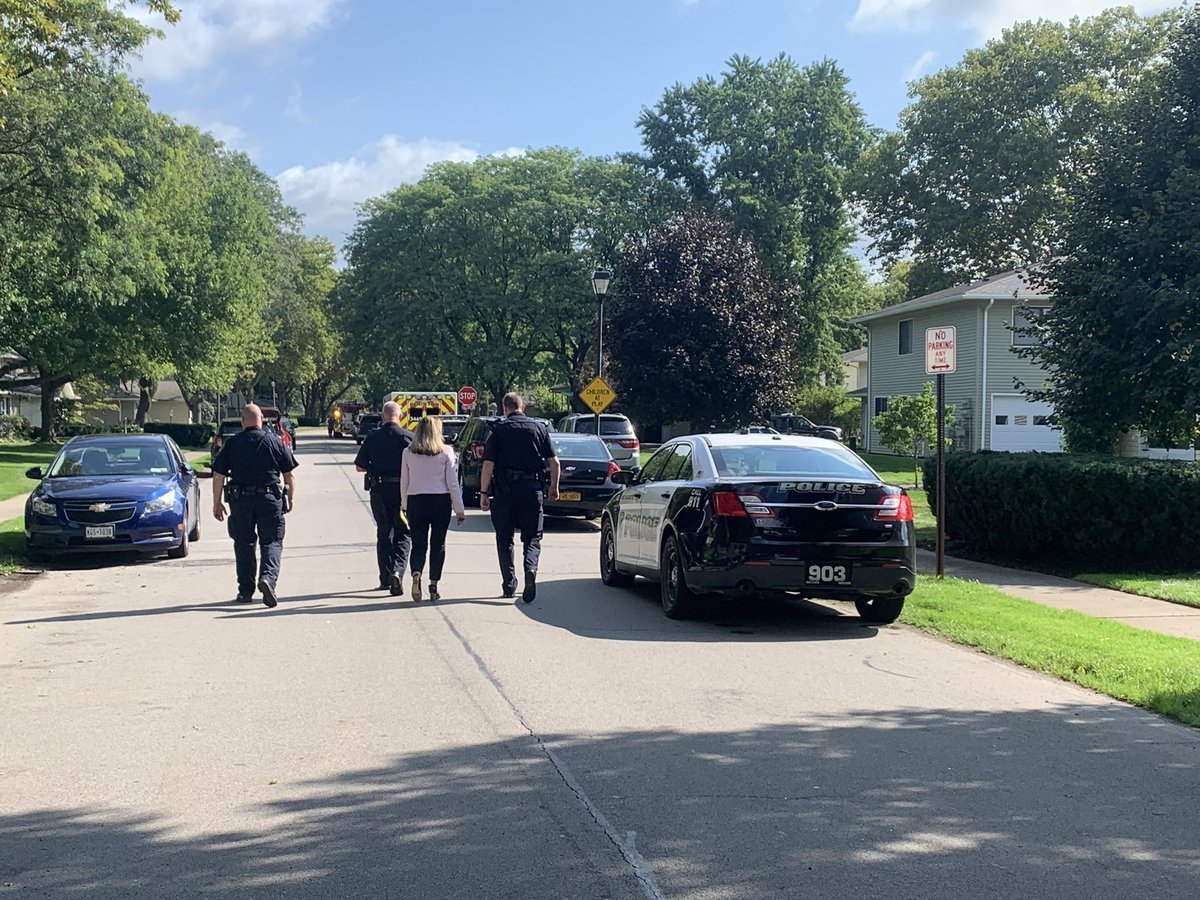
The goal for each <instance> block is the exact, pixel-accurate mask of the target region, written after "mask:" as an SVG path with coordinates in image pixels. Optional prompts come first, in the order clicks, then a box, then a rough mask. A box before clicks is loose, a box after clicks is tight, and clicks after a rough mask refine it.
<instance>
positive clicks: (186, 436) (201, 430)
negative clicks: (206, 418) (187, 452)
mask: <svg viewBox="0 0 1200 900" xmlns="http://www.w3.org/2000/svg"><path fill="white" fill-rule="evenodd" d="M142 430H143V431H145V432H146V433H147V434H165V435H168V436H169V437H171V438H172V439H173V440H174V441H175V443H177V444H178V445H179V446H181V447H203V446H204V445H205V444H208V443H209V442H210V441H211V440H212V437H213V434H215V433H216V430H217V427H216V426H215V425H214V424H213V423H211V422H201V423H199V424H196V425H186V424H177V423H175V422H147V423H146V424H145V425H143V426H142Z"/></svg>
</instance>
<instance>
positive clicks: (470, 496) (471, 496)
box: [458, 471, 479, 506]
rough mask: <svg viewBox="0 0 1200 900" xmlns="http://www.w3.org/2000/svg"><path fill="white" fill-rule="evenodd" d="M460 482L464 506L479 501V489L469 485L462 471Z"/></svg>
mask: <svg viewBox="0 0 1200 900" xmlns="http://www.w3.org/2000/svg"><path fill="white" fill-rule="evenodd" d="M458 484H459V487H461V488H462V498H463V506H475V505H476V504H477V503H479V491H473V490H471V489H470V488H469V487H467V485H466V482H464V481H463V477H462V472H461V471H460V472H459V473H458Z"/></svg>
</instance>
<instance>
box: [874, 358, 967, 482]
mask: <svg viewBox="0 0 1200 900" xmlns="http://www.w3.org/2000/svg"><path fill="white" fill-rule="evenodd" d="M945 413H946V414H945V425H944V428H945V429H946V430H947V431H948V430H949V429H950V426H951V425H953V424H954V407H953V406H947V407H946V408H945ZM871 422H872V424H874V426H875V428H876V429H878V431H879V440H880V441H881V442H882V443H883V446H885V447H887V448H888V449H889V450H891V451H892V452H893V453H895V454H897V455H901V456H902V455H907V454H909V453H911V454H912V458H913V482H914V483H920V479H919V478H918V477H917V456H918V454H919V453H920V451H921V448H922V447H933V448H934V449H935V450H936V448H937V395H936V394H934V391H933V385H932V384H931V383H929V382H928V381H927V382H925V387H924V388H923V389H922V390H921V393H919V394H917V395H916V396H912V397H890V398H888V408H887V411H886V412H882V413H880V414H879V415H877V416H875V417H874V418H873V419H872V420H871ZM946 446H950V439H949V438H946Z"/></svg>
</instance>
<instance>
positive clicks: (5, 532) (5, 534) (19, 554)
mask: <svg viewBox="0 0 1200 900" xmlns="http://www.w3.org/2000/svg"><path fill="white" fill-rule="evenodd" d="M25 565H26V560H25V517H24V516H17V517H16V518H15V519H9V520H8V521H7V522H0V575H9V574H11V573H13V572H16V571H17V570H19V569H23V568H25Z"/></svg>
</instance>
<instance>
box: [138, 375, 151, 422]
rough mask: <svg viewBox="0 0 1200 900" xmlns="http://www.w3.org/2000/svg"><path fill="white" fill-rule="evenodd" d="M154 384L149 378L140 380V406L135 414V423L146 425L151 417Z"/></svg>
mask: <svg viewBox="0 0 1200 900" xmlns="http://www.w3.org/2000/svg"><path fill="white" fill-rule="evenodd" d="M153 387H154V382H153V381H151V380H150V379H149V378H139V379H138V405H137V413H136V414H134V417H133V421H134V422H136V423H137V424H138V425H145V424H146V417H147V416H149V415H150V400H151V397H152V391H153Z"/></svg>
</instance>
